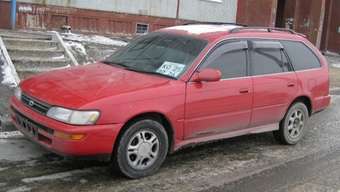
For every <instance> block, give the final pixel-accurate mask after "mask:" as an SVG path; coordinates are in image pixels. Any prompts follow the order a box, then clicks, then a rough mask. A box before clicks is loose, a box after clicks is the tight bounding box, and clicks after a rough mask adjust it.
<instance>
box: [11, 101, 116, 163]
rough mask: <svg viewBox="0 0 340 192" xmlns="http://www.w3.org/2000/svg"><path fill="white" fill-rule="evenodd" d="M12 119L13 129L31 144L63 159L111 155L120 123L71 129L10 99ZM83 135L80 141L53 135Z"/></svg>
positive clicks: (72, 126)
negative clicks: (39, 146)
mask: <svg viewBox="0 0 340 192" xmlns="http://www.w3.org/2000/svg"><path fill="white" fill-rule="evenodd" d="M10 102H11V119H12V122H13V124H14V125H15V127H16V128H17V129H18V130H20V131H21V132H22V133H23V134H24V135H26V136H27V137H28V138H29V139H31V140H32V141H34V142H36V143H38V144H40V145H42V146H43V147H45V148H46V149H47V150H49V151H52V152H55V153H57V154H60V155H63V156H72V157H73V156H76V157H91V156H101V157H104V156H108V157H109V156H111V154H112V150H113V145H114V143H115V140H116V137H117V135H118V133H119V130H120V128H121V127H122V124H110V125H91V126H74V125H69V124H65V123H62V122H59V121H56V120H53V119H51V118H49V117H46V116H45V115H43V114H39V113H37V112H35V111H33V110H32V109H30V108H28V107H26V106H25V105H24V104H23V103H22V102H21V101H19V100H18V99H16V98H15V97H12V98H11V100H10ZM57 132H58V133H64V134H70V135H72V134H84V135H85V136H84V137H83V138H82V139H80V140H70V139H64V138H60V137H57V136H56V133H57Z"/></svg>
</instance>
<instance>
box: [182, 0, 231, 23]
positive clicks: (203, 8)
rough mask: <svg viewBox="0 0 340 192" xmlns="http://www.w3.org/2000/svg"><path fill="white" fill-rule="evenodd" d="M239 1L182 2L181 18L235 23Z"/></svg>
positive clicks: (199, 0) (203, 0)
mask: <svg viewBox="0 0 340 192" xmlns="http://www.w3.org/2000/svg"><path fill="white" fill-rule="evenodd" d="M236 11H237V0H221V1H220V2H219V1H216V0H215V1H213V0H181V3H180V9H179V18H181V19H188V20H197V21H211V22H235V21H236Z"/></svg>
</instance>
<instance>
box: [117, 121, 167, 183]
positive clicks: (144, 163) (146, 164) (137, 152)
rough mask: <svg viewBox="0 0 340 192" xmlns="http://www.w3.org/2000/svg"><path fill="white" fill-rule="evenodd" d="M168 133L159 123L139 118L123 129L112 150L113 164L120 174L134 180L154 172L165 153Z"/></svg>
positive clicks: (162, 160) (159, 165) (163, 158)
mask: <svg viewBox="0 0 340 192" xmlns="http://www.w3.org/2000/svg"><path fill="white" fill-rule="evenodd" d="M168 147H169V142H168V135H167V133H166V131H165V128H164V126H163V125H162V124H160V123H159V122H157V121H154V120H151V119H144V120H139V121H137V122H135V123H133V124H131V125H130V126H128V128H127V129H126V130H125V132H124V133H123V134H122V136H121V137H120V140H119V142H118V145H117V147H116V148H115V151H114V153H113V165H114V167H115V169H116V170H117V169H118V170H119V171H120V172H121V173H122V174H123V175H124V176H126V177H128V178H131V179H137V178H141V177H145V176H149V175H152V174H154V173H155V172H157V171H158V169H159V168H160V167H161V165H162V164H163V162H164V160H165V158H166V156H167V153H168Z"/></svg>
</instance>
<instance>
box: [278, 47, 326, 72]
mask: <svg viewBox="0 0 340 192" xmlns="http://www.w3.org/2000/svg"><path fill="white" fill-rule="evenodd" d="M281 43H282V45H283V46H284V49H285V50H286V52H287V53H288V57H289V58H290V60H291V62H292V64H293V66H294V69H295V70H296V71H298V70H306V69H313V68H319V67H321V64H320V61H319V59H318V58H317V57H316V56H315V54H314V53H313V52H312V50H310V49H309V48H308V47H307V46H306V45H304V44H303V43H301V42H294V41H281Z"/></svg>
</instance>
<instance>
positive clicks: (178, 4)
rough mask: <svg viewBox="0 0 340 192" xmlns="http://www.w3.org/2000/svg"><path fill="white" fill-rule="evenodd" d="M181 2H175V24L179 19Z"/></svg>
mask: <svg viewBox="0 0 340 192" xmlns="http://www.w3.org/2000/svg"><path fill="white" fill-rule="evenodd" d="M180 4H181V0H177V9H176V23H177V22H178V19H179V8H180Z"/></svg>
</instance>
